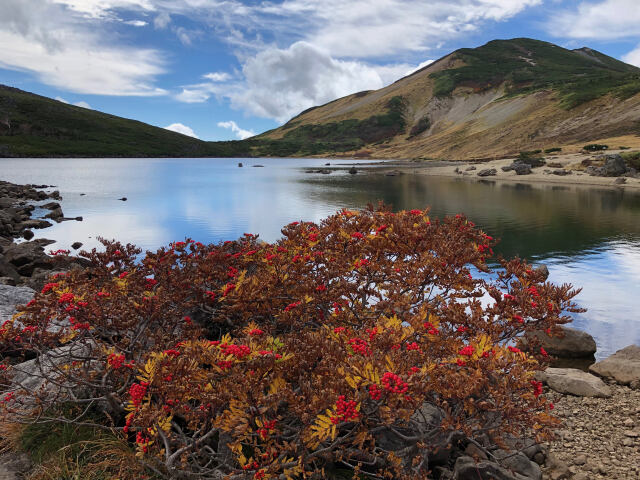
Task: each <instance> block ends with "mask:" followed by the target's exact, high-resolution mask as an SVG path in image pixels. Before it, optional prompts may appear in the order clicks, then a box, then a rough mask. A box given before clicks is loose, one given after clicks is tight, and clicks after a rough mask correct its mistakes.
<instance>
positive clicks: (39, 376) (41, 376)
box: [6, 342, 95, 406]
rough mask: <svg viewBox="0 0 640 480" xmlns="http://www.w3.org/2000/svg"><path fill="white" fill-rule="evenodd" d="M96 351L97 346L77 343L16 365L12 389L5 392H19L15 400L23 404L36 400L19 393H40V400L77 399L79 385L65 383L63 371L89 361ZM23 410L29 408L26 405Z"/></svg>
mask: <svg viewBox="0 0 640 480" xmlns="http://www.w3.org/2000/svg"><path fill="white" fill-rule="evenodd" d="M94 348H95V345H94V344H92V343H91V342H89V343H87V342H84V343H81V342H74V343H70V344H68V345H64V346H62V347H58V348H54V349H53V350H49V351H47V352H44V353H43V354H42V355H40V356H38V357H36V358H34V359H33V360H28V361H26V362H23V363H19V364H16V365H13V366H12V367H11V368H10V370H9V372H10V374H11V385H10V387H9V388H8V389H7V390H6V391H7V392H9V391H14V392H16V393H17V395H16V398H17V399H19V400H17V401H22V402H33V401H34V400H33V399H29V397H23V396H22V395H20V391H29V392H38V396H39V397H41V398H42V397H43V396H44V397H47V398H53V397H54V396H55V397H59V398H60V400H62V399H63V398H65V397H69V396H71V395H76V394H78V393H79V392H80V390H79V387H78V385H77V384H74V383H69V381H68V380H67V379H65V374H64V372H65V369H64V368H61V367H62V366H64V365H67V364H71V362H73V361H77V360H82V359H83V358H86V357H87V356H89V355H90V354H91V351H92V350H93V349H94ZM80 388H82V387H80ZM43 394H44V395H43ZM23 398H24V399H25V400H23ZM23 406H28V405H26V403H23Z"/></svg>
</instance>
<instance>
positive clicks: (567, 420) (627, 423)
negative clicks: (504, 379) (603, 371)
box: [543, 384, 640, 480]
mask: <svg viewBox="0 0 640 480" xmlns="http://www.w3.org/2000/svg"><path fill="white" fill-rule="evenodd" d="M611 392H612V396H611V398H586V397H585V398H580V397H573V396H569V395H566V396H565V395H561V394H559V393H556V392H552V391H549V392H548V393H547V395H546V396H547V398H548V399H549V400H550V401H551V402H553V404H554V405H555V409H554V411H553V413H554V414H555V415H556V416H557V417H558V418H559V419H560V420H561V421H562V424H561V425H559V426H558V430H557V431H556V438H555V439H554V440H552V441H550V442H549V443H547V444H546V446H545V448H546V449H547V451H548V452H550V453H549V456H550V458H552V459H553V461H550V460H549V458H547V463H546V465H545V466H543V480H561V479H571V480H585V479H589V480H591V479H603V480H605V479H606V480H609V479H611V480H632V479H633V480H640V407H639V405H640V390H633V389H631V388H629V387H626V386H622V385H616V384H612V385H611Z"/></svg>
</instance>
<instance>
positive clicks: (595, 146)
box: [582, 143, 609, 152]
mask: <svg viewBox="0 0 640 480" xmlns="http://www.w3.org/2000/svg"><path fill="white" fill-rule="evenodd" d="M582 149H583V150H586V151H587V152H601V151H603V150H609V145H603V144H600V143H590V144H588V145H585V146H584V147H582Z"/></svg>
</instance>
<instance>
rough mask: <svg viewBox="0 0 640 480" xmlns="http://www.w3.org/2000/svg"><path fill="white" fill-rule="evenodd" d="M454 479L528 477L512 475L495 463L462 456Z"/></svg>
mask: <svg viewBox="0 0 640 480" xmlns="http://www.w3.org/2000/svg"><path fill="white" fill-rule="evenodd" d="M453 478H454V480H520V479H525V478H526V477H523V476H521V475H519V474H512V473H511V472H509V471H508V470H507V469H505V468H503V467H501V466H500V465H498V464H497V463H494V462H488V461H482V462H476V461H475V460H474V459H473V458H471V457H467V456H462V457H458V459H457V460H456V464H455V467H454V470H453Z"/></svg>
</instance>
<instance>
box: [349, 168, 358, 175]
mask: <svg viewBox="0 0 640 480" xmlns="http://www.w3.org/2000/svg"><path fill="white" fill-rule="evenodd" d="M349 173H350V174H351V175H355V174H356V173H358V170H356V167H351V168H350V169H349Z"/></svg>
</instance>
